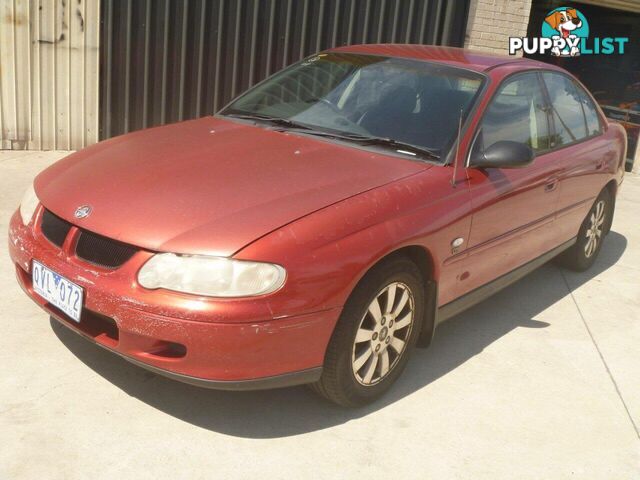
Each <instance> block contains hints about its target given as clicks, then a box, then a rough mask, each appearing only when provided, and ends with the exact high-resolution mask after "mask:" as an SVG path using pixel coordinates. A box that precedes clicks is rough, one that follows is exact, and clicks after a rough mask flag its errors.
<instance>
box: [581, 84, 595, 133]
mask: <svg viewBox="0 0 640 480" xmlns="http://www.w3.org/2000/svg"><path fill="white" fill-rule="evenodd" d="M576 90H577V91H578V97H579V98H580V103H582V109H583V110H584V116H585V117H586V119H587V133H588V135H589V136H591V135H598V134H599V133H600V132H601V129H600V117H598V111H597V110H596V106H595V104H594V103H593V100H591V97H589V94H588V93H587V92H585V90H584V88H582V87H581V86H580V85H576Z"/></svg>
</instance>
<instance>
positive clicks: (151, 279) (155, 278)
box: [138, 253, 286, 297]
mask: <svg viewBox="0 0 640 480" xmlns="http://www.w3.org/2000/svg"><path fill="white" fill-rule="evenodd" d="M285 277H286V272H285V270H284V268H282V267H281V266H280V265H274V264H272V263H264V262H250V261H247V260H234V259H232V258H226V257H208V256H203V255H176V254H174V253H158V254H156V255H154V256H153V257H151V258H150V259H149V260H148V261H147V263H145V264H144V265H143V266H142V268H141V269H140V271H139V272H138V283H140V285H142V286H143V287H145V288H149V289H156V288H166V289H167V290H175V291H177V292H184V293H191V294H194V295H206V296H209V297H253V296H256V295H264V294H267V293H271V292H274V291H276V290H278V289H279V288H280V287H281V286H282V285H283V284H284V281H285Z"/></svg>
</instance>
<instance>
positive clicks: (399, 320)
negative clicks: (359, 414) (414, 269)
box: [351, 282, 415, 386]
mask: <svg viewBox="0 0 640 480" xmlns="http://www.w3.org/2000/svg"><path fill="white" fill-rule="evenodd" d="M414 317H415V301H414V298H413V294H412V293H411V290H410V289H409V287H408V286H407V285H405V284H404V283H401V282H393V283H391V284H389V285H387V286H386V287H385V288H384V289H383V290H381V291H380V292H379V293H378V295H377V296H376V297H375V298H374V299H373V301H372V302H371V303H370V304H369V308H368V309H367V311H366V313H365V314H364V315H363V317H362V319H361V320H360V325H359V326H358V330H357V332H356V337H355V340H354V344H353V351H352V355H351V362H352V363H351V364H352V370H353V374H354V376H355V378H356V380H357V381H358V383H360V384H361V385H365V386H369V385H374V384H376V383H378V382H380V381H381V380H383V379H384V378H385V377H386V376H387V375H388V374H389V372H391V370H393V368H394V367H395V366H396V365H397V363H398V361H399V360H400V358H401V357H402V354H403V353H404V351H405V350H406V348H407V343H408V341H409V338H410V336H411V330H412V328H413V323H414Z"/></svg>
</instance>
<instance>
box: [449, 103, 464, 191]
mask: <svg viewBox="0 0 640 480" xmlns="http://www.w3.org/2000/svg"><path fill="white" fill-rule="evenodd" d="M461 132H462V108H460V116H459V117H458V135H457V137H456V156H455V157H454V158H453V177H451V186H452V187H455V186H456V178H457V173H458V154H459V153H460V134H461Z"/></svg>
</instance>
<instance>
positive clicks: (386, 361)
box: [312, 257, 425, 406]
mask: <svg viewBox="0 0 640 480" xmlns="http://www.w3.org/2000/svg"><path fill="white" fill-rule="evenodd" d="M424 301H425V296H424V285H423V281H422V276H421V274H420V271H419V270H418V268H417V267H416V265H415V264H414V263H413V262H411V261H410V260H408V259H406V258H404V257H396V258H392V259H390V260H388V261H385V262H383V263H381V264H379V265H378V266H376V267H374V268H373V269H372V270H371V271H370V272H369V273H368V274H367V275H366V276H365V277H364V278H363V280H362V281H361V282H360V283H359V284H358V286H357V287H356V289H355V290H354V292H353V293H352V295H351V297H350V298H349V300H348V302H347V304H346V305H345V308H344V310H343V312H342V315H341V317H340V320H339V321H338V324H337V326H336V329H335V331H334V333H333V335H332V337H331V340H330V342H329V346H328V348H327V353H326V356H325V362H324V368H323V372H322V377H321V378H320V380H319V381H318V382H317V383H315V384H314V385H313V386H312V387H313V388H314V390H316V391H317V392H318V393H320V394H321V395H322V396H324V397H325V398H327V399H329V400H331V401H332V402H335V403H338V404H340V405H343V406H358V405H363V404H366V403H369V402H371V401H373V400H375V399H376V398H378V397H380V396H381V395H382V394H383V393H384V392H385V391H386V390H387V389H388V388H389V387H390V386H391V385H392V384H393V382H394V381H395V380H396V379H397V378H398V377H399V376H400V374H401V373H402V370H403V369H404V367H405V365H406V363H407V360H408V357H409V353H410V351H411V349H412V348H413V346H414V345H415V342H416V339H417V337H418V334H419V330H420V326H421V320H422V318H423V312H424Z"/></svg>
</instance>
